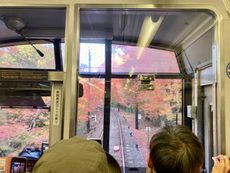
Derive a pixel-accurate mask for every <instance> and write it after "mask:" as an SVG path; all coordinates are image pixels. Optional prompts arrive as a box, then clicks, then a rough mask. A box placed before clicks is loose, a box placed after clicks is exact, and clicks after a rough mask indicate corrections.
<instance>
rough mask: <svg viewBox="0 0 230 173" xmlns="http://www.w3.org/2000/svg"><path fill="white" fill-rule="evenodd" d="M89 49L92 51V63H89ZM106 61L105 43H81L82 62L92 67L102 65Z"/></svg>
mask: <svg viewBox="0 0 230 173" xmlns="http://www.w3.org/2000/svg"><path fill="white" fill-rule="evenodd" d="M89 51H90V52H91V63H89V60H90V58H89ZM104 62H105V45H104V44H96V43H81V44H80V64H84V65H86V66H87V67H89V66H90V68H96V67H100V66H101V65H102V64H103V63H104Z"/></svg>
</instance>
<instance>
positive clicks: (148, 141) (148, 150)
mask: <svg viewBox="0 0 230 173" xmlns="http://www.w3.org/2000/svg"><path fill="white" fill-rule="evenodd" d="M147 151H149V130H148V139H147Z"/></svg>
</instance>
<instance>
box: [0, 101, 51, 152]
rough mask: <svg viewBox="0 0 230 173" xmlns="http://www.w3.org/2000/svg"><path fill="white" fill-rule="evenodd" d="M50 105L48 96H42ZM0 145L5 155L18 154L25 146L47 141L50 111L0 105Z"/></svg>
mask: <svg viewBox="0 0 230 173" xmlns="http://www.w3.org/2000/svg"><path fill="white" fill-rule="evenodd" d="M42 99H43V101H44V103H45V104H46V105H47V106H50V101H51V99H50V97H42ZM0 115H1V116H0V147H1V150H2V151H3V152H4V153H5V155H6V156H18V154H19V153H20V152H22V151H23V149H24V148H25V147H31V148H34V147H39V148H41V144H42V142H49V122H50V120H49V119H50V112H49V111H48V109H42V108H41V109H33V107H31V108H30V109H29V107H24V108H22V107H13V108H7V107H4V106H0Z"/></svg>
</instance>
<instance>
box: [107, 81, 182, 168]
mask: <svg viewBox="0 0 230 173" xmlns="http://www.w3.org/2000/svg"><path fill="white" fill-rule="evenodd" d="M151 83H152V84H153V85H154V86H155V90H153V91H138V90H137V88H138V84H140V83H139V81H137V80H136V79H112V86H111V115H110V151H109V152H110V153H111V154H112V155H113V156H114V157H115V158H116V159H117V160H118V162H119V163H120V165H121V166H122V160H121V158H122V157H121V156H122V152H121V150H122V149H121V148H122V147H123V151H124V155H125V167H145V166H146V160H147V154H148V153H149V146H148V144H149V141H150V139H151V137H152V136H153V135H154V134H155V133H156V131H157V130H159V129H160V128H162V127H164V126H165V125H166V124H169V125H175V124H177V123H178V122H180V121H181V112H182V109H181V106H182V104H181V100H182V84H181V80H178V79H155V81H152V82H151ZM119 126H120V129H121V130H120V129H119ZM120 131H121V133H122V135H121V136H122V138H123V146H121V145H120V140H121V139H120V134H119V132H120ZM117 147H119V150H116V148H117ZM136 156H138V157H136Z"/></svg>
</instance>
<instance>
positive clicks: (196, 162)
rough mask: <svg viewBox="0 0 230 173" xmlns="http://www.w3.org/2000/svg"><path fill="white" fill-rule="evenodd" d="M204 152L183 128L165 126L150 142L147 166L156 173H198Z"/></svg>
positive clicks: (194, 138) (187, 130)
mask: <svg viewBox="0 0 230 173" xmlns="http://www.w3.org/2000/svg"><path fill="white" fill-rule="evenodd" d="M203 161H204V150H203V147H202V145H201V143H200V142H199V140H198V138H197V137H196V136H195V135H194V134H193V133H192V132H191V130H189V129H188V128H186V127H185V126H182V125H178V126H165V127H164V128H163V129H161V130H160V131H158V132H157V133H156V134H155V135H153V137H152V139H151V141H150V155H149V159H148V166H149V167H152V169H154V170H155V172H156V173H169V172H170V173H199V172H200V169H201V167H202V165H203Z"/></svg>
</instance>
